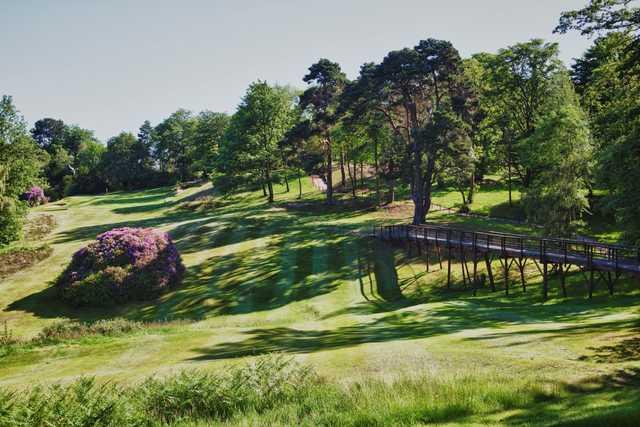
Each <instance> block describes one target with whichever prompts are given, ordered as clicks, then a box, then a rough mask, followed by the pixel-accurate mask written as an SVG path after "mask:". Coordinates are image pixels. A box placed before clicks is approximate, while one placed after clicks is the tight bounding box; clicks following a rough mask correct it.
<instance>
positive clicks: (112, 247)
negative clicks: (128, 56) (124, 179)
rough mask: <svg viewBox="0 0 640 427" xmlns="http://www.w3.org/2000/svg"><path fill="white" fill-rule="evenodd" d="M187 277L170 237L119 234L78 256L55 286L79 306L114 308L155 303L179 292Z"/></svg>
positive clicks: (151, 232) (141, 231)
mask: <svg viewBox="0 0 640 427" xmlns="http://www.w3.org/2000/svg"><path fill="white" fill-rule="evenodd" d="M183 273H184V265H183V264H182V260H181V258H180V254H179V253H178V250H177V248H176V246H175V245H174V244H173V242H172V241H171V239H170V238H169V235H168V234H167V233H164V232H161V231H158V230H155V229H153V228H128V227H125V228H115V229H113V230H111V231H107V232H106V233H102V234H100V235H99V236H98V237H97V238H96V241H94V242H92V243H90V244H89V245H88V246H86V247H84V248H82V249H80V250H79V251H78V252H76V253H75V254H74V255H73V259H72V261H71V264H69V266H68V267H67V268H66V269H65V271H64V272H63V273H62V274H61V275H60V276H59V277H58V279H57V280H56V282H55V286H56V288H57V290H58V292H59V294H60V296H61V297H62V298H63V299H65V300H67V301H70V302H71V303H73V304H75V305H111V304H116V303H122V302H126V301H132V300H143V299H149V298H153V297H155V296H157V295H158V294H160V293H161V292H162V291H164V290H166V289H170V288H172V287H174V286H177V285H178V284H179V283H180V282H181V281H182V275H183Z"/></svg>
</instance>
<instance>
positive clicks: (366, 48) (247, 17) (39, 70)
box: [0, 0, 592, 141]
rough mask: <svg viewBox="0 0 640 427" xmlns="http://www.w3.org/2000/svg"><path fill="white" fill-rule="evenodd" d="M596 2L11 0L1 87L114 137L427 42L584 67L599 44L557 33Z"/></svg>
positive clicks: (37, 108)
mask: <svg viewBox="0 0 640 427" xmlns="http://www.w3.org/2000/svg"><path fill="white" fill-rule="evenodd" d="M586 3H587V0H482V1H481V0H395V1H392V0H321V1H300V0H298V1H295V0H263V1H257V0H256V1H245V0H226V1H222V0H180V1H176V0H172V1H165V0H109V1H106V0H105V1H99V0H49V1H44V0H42V1H36V0H0V58H2V61H1V63H0V64H1V65H0V95H11V96H13V98H14V102H15V104H16V106H17V107H18V109H19V110H20V111H21V112H22V114H23V115H24V117H25V119H26V120H27V122H28V123H29V125H32V124H33V123H34V122H35V121H36V120H38V119H40V118H43V117H53V118H57V119H62V120H64V121H65V122H66V123H70V124H78V125H80V126H82V127H84V128H88V129H92V130H94V131H95V133H96V136H97V137H98V138H99V139H101V140H102V141H106V140H107V139H108V138H110V137H112V136H115V135H117V134H118V133H120V132H121V131H132V132H134V133H135V132H136V131H137V129H138V128H139V127H140V125H141V124H142V122H143V121H144V120H150V121H151V122H152V124H154V125H155V124H157V123H158V122H160V121H161V120H162V119H164V118H165V117H167V116H168V115H169V114H171V113H172V112H173V111H175V110H177V109H178V108H186V109H188V110H192V111H196V112H197V111H202V110H212V111H222V112H228V113H233V112H234V111H235V109H236V107H237V105H238V103H239V102H240V99H241V98H242V95H243V94H244V92H245V90H246V88H247V86H248V85H249V84H250V83H251V82H252V81H255V80H257V79H261V80H266V81H268V82H270V83H278V84H290V85H292V86H295V87H300V88H304V86H305V84H304V83H303V82H302V77H303V76H304V74H305V73H306V71H307V69H308V67H309V66H310V65H311V64H312V63H314V62H315V61H317V60H318V59H319V58H329V59H331V60H332V61H336V62H338V63H340V65H341V66H342V68H343V70H344V71H345V72H346V73H347V75H348V76H349V77H350V78H355V77H356V76H357V73H358V70H359V68H360V65H361V64H362V63H364V62H369V61H373V62H379V61H380V60H382V58H383V57H384V56H385V54H386V53H387V52H389V51H390V50H396V49H401V48H404V47H412V46H415V45H416V44H417V42H418V41H419V40H421V39H426V38H437V39H445V40H450V41H451V42H452V43H453V45H454V46H455V47H456V48H457V49H458V50H459V51H460V54H461V55H462V56H463V57H467V56H469V55H471V54H473V53H476V52H481V51H487V52H496V51H497V50H498V49H500V48H503V47H506V46H508V45H510V44H514V43H517V42H522V41H526V40H529V39H531V38H543V39H546V40H549V41H555V42H558V43H559V44H560V52H561V58H562V60H563V61H565V63H567V64H571V62H572V58H576V57H579V56H580V55H581V54H582V52H584V50H585V49H586V48H587V47H588V46H589V45H590V44H591V42H592V41H591V40H589V39H587V38H585V37H583V36H580V35H579V34H578V33H576V32H572V33H569V34H566V35H554V34H552V31H553V28H554V27H555V25H556V24H557V22H558V17H559V16H560V13H561V12H562V11H565V10H572V9H577V8H581V7H583V6H584V5H585V4H586Z"/></svg>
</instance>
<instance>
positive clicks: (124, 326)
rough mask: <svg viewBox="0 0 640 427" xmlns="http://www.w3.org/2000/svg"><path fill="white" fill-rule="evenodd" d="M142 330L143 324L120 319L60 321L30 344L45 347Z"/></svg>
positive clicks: (46, 328)
mask: <svg viewBox="0 0 640 427" xmlns="http://www.w3.org/2000/svg"><path fill="white" fill-rule="evenodd" d="M144 328H145V324H144V323H142V322H136V321H133V320H127V319H122V318H115V319H104V320H98V321H96V322H77V321H74V320H62V321H59V322H55V323H53V324H51V325H49V326H46V327H44V328H43V329H42V331H40V333H39V334H38V335H37V336H36V337H35V338H34V339H33V341H32V343H34V344H38V345H45V344H54V343H59V342H62V341H68V340H75V339H78V338H84V337H89V336H96V335H99V336H117V335H122V334H127V333H131V332H137V331H141V330H143V329H144Z"/></svg>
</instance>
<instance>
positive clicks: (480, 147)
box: [464, 53, 511, 204]
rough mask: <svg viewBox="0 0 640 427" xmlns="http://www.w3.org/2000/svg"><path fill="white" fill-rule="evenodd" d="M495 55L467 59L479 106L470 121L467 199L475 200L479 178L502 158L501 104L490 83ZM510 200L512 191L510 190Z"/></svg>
mask: <svg viewBox="0 0 640 427" xmlns="http://www.w3.org/2000/svg"><path fill="white" fill-rule="evenodd" d="M494 62H495V55H493V54H489V53H478V54H475V55H473V56H472V57H471V58H468V59H466V60H464V72H465V77H466V79H467V81H468V83H469V84H470V85H471V87H472V88H473V91H474V93H475V94H476V96H477V101H478V102H477V109H476V111H475V113H476V114H475V115H474V117H473V120H472V122H471V126H472V128H471V132H470V134H471V144H472V150H471V152H470V153H469V154H470V155H472V156H473V163H472V164H471V165H470V166H471V170H470V177H469V192H468V196H467V203H468V204H472V203H473V200H474V196H475V189H476V182H477V181H478V180H482V179H483V178H484V175H485V174H487V173H488V172H489V171H490V170H494V169H495V168H496V167H497V165H498V163H499V161H498V159H499V156H498V152H499V142H500V140H501V136H502V134H501V126H500V123H501V121H502V120H501V116H500V108H499V105H498V103H497V99H496V97H495V96H492V94H493V93H495V91H494V90H493V88H492V85H491V78H490V75H491V68H492V66H493V65H492V64H493V63H494ZM509 200H510V201H511V191H509Z"/></svg>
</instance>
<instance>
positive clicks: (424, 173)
mask: <svg viewBox="0 0 640 427" xmlns="http://www.w3.org/2000/svg"><path fill="white" fill-rule="evenodd" d="M474 104H475V97H474V95H473V92H472V90H471V88H470V86H469V85H468V83H467V82H466V81H465V78H464V73H463V67H462V60H461V58H460V55H459V53H458V51H457V50H456V49H455V48H454V47H453V45H451V43H450V42H447V41H444V40H435V39H427V40H421V41H420V42H419V43H418V45H416V46H415V47H414V48H413V49H408V48H405V49H402V50H397V51H392V52H389V53H388V54H387V56H386V57H385V58H384V59H383V60H382V62H381V63H380V64H365V65H363V66H362V68H361V70H360V76H359V78H358V80H357V81H356V82H354V83H353V84H351V85H349V87H348V88H347V90H346V91H345V96H344V99H343V105H342V109H344V110H349V111H351V112H352V114H354V115H356V116H358V115H361V114H363V113H366V112H371V111H378V112H380V113H382V114H383V115H384V117H385V118H386V119H387V121H388V123H389V126H390V127H391V128H392V129H393V131H394V132H395V134H396V136H397V137H399V138H401V139H402V140H403V141H404V143H405V146H406V150H407V152H408V153H410V156H409V157H408V164H403V165H402V168H403V169H411V170H412V176H411V189H412V199H413V202H414V216H413V222H414V223H415V224H419V223H423V222H424V221H425V218H426V215H427V212H428V211H429V208H430V206H431V188H432V183H433V181H434V176H435V173H436V163H437V161H438V160H439V159H440V158H441V156H443V155H444V153H445V152H447V151H448V150H450V148H451V146H452V144H454V145H459V144H458V143H460V142H462V143H463V144H469V138H468V136H467V135H466V133H467V131H468V129H469V128H468V121H469V120H470V119H471V116H472V115H473V114H472V113H473V110H474V109H475V105H474Z"/></svg>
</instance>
